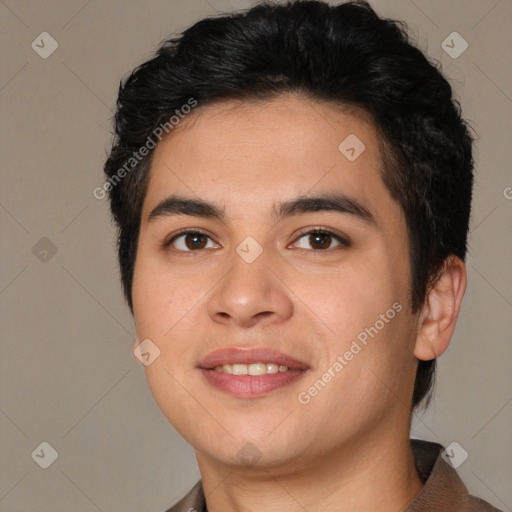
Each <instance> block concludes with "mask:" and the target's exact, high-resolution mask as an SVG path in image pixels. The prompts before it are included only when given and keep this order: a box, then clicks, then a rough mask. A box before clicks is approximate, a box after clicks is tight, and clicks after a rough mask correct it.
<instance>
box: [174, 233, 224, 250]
mask: <svg viewBox="0 0 512 512" xmlns="http://www.w3.org/2000/svg"><path fill="white" fill-rule="evenodd" d="M209 243H210V245H208V244H209ZM169 245H172V246H173V247H174V248H175V249H177V250H179V251H188V252H190V251H197V250H200V249H209V248H215V247H217V246H216V244H214V243H213V241H212V240H211V238H210V237H209V236H208V235H205V234H204V233H199V232H197V231H187V232H186V233H180V234H179V235H177V236H175V237H174V238H173V239H172V240H171V241H170V243H169Z"/></svg>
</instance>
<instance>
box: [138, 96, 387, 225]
mask: <svg viewBox="0 0 512 512" xmlns="http://www.w3.org/2000/svg"><path fill="white" fill-rule="evenodd" d="M180 123H181V124H180V125H178V126H177V129H176V130H173V132H171V134H170V135H169V136H168V137H167V138H165V139H163V140H162V141H161V142H160V143H159V144H158V145H157V147H156V149H155V153H154V155H153V161H152V165H151V169H150V179H149V186H148V190H147V196H146V201H145V205H144V213H143V216H144V215H146V216H147V215H148V212H149V209H150V208H154V206H155V204H158V202H159V201H161V200H162V199H163V198H165V196H167V195H169V194H170V193H179V194H182V195H188V196H192V197H193V196H196V197H197V196H199V197H208V198H210V199H212V200H213V199H215V200H216V201H217V202H219V203H220V204H224V205H227V206H228V210H229V209H230V208H229V207H231V210H232V212H236V211H238V210H242V209H243V210H252V211H254V212H256V211H257V210H259V209H260V208H261V207H262V205H263V204H264V203H265V202H266V200H267V199H268V202H269V203H270V202H271V201H273V200H275V199H276V198H277V197H279V199H282V200H286V199H288V198H293V197H296V196H298V195H310V194H318V193H326V192H331V191H332V190H333V189H336V190H337V191H339V192H341V193H343V194H345V195H348V196H353V197H357V199H358V201H360V202H362V203H366V204H368V205H371V204H372V203H375V202H382V200H383V199H387V200H390V197H389V194H388V193H387V190H386V189H385V187H384V184H383V182H382V179H381V177H380V175H381V169H382V165H383V163H382V156H381V151H380V144H379V138H378V134H377V130H376V129H375V127H374V125H373V124H372V123H371V121H370V120H369V119H368V116H365V115H363V114H362V113H360V112H357V111H355V110H352V111H348V110H347V109H345V108H341V107H340V106H337V105H334V104H331V103H325V102H318V101H312V100H307V99H305V98H302V97H299V96H296V95H288V96H283V97H280V98H276V99H272V100H268V101H234V100H231V101H225V102H222V103H216V104H211V105H206V106H204V107H201V106H199V107H197V108H196V109H195V110H194V111H193V113H191V114H190V115H189V117H188V118H185V119H184V120H182V121H181V122H180ZM386 195H387V196H388V197H384V196H386ZM227 213H229V211H228V212H227Z"/></svg>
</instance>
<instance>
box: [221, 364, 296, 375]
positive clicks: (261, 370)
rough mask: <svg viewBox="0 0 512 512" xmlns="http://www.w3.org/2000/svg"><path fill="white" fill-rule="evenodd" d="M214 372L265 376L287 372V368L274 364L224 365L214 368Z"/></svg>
mask: <svg viewBox="0 0 512 512" xmlns="http://www.w3.org/2000/svg"><path fill="white" fill-rule="evenodd" d="M214 370H215V371H216V372H224V373H229V374H230V375H266V374H267V373H278V372H281V373H283V372H287V371H288V366H285V365H284V364H282V365H277V364H274V363H253V364H225V365H222V366H217V367H215V368H214Z"/></svg>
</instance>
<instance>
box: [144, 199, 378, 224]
mask: <svg viewBox="0 0 512 512" xmlns="http://www.w3.org/2000/svg"><path fill="white" fill-rule="evenodd" d="M319 211H327V212H338V213H344V214H348V215H352V216H354V217H356V218H358V219H360V220H363V221H365V222H366V223H367V224H370V225H376V224H377V223H376V221H375V217H374V216H373V214H372V213H371V212H370V210H368V208H366V207H365V206H363V205H362V204H360V203H359V202H358V201H356V200H355V199H353V198H351V197H349V196H347V195H345V194H341V193H329V194H322V195H319V196H300V197H297V198H295V199H292V200H289V201H285V202H282V203H278V204H277V205H274V208H273V212H272V213H273V217H274V218H275V219H276V220H277V221H280V220H282V219H284V218H287V217H291V216H294V215H298V214H304V213H311V212H319ZM172 215H191V216H195V217H205V218H211V219H218V220H220V221H221V222H224V221H225V210H224V208H222V207H220V206H218V205H215V204H213V203H208V202H206V201H203V200H202V199H192V198H188V197H184V196H180V195H176V194H174V195H171V196H169V197H167V198H165V199H163V200H162V201H161V202H160V203H159V204H158V205H157V206H156V207H155V208H154V209H153V210H152V211H151V213H150V214H149V217H148V222H151V221H152V220H155V219H157V218H160V217H169V216H172Z"/></svg>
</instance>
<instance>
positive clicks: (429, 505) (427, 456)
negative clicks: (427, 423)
mask: <svg viewBox="0 0 512 512" xmlns="http://www.w3.org/2000/svg"><path fill="white" fill-rule="evenodd" d="M411 448H412V451H413V454H414V460H415V463H416V469H417V470H418V474H419V475H420V477H421V479H422V480H423V483H424V486H423V489H422V490H421V491H420V493H419V494H418V495H417V496H416V498H415V499H414V500H413V502H412V503H411V504H410V505H409V507H408V508H407V509H406V510H407V512H424V511H433V510H436V511H439V512H441V511H449V512H501V511H500V510H499V509H497V508H495V507H493V506H492V505H490V504H489V503H487V502H486V501H484V500H482V499H480V498H476V497H475V496H471V495H470V494H469V493H468V490H467V488H466V486H465V485H464V484H463V482H462V480H461V479H460V477H459V475H458V474H457V472H456V471H455V469H454V467H453V466H452V464H451V463H450V454H448V455H446V456H443V455H442V454H443V453H444V451H445V450H444V448H443V447H442V446H441V445H440V444H437V443H430V442H427V441H420V440H416V439H413V440H411ZM452 456H453V455H452Z"/></svg>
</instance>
